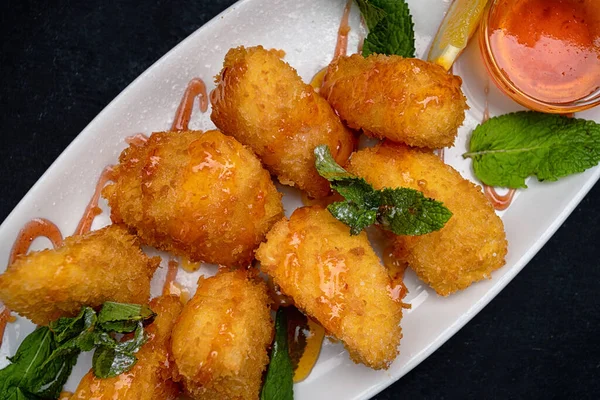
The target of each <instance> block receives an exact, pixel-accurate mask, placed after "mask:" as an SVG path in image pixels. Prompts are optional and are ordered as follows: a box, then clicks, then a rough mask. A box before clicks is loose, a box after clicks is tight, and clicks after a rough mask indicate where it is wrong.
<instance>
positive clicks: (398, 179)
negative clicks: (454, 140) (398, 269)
mask: <svg viewBox="0 0 600 400" xmlns="http://www.w3.org/2000/svg"><path fill="white" fill-rule="evenodd" d="M347 168H348V171H350V172H352V173H354V174H356V175H358V176H361V177H363V178H365V179H366V180H367V182H369V183H370V184H372V185H373V186H374V187H375V188H376V189H382V188H384V187H389V188H394V187H409V188H412V189H416V190H420V191H422V192H423V194H425V196H427V197H431V198H434V199H436V200H439V201H441V202H443V203H444V206H446V207H447V208H448V209H449V210H450V211H452V213H453V215H452V217H451V218H450V220H449V221H448V222H447V223H446V225H445V226H444V227H443V228H442V229H440V230H439V231H436V232H432V233H429V234H427V235H422V236H395V235H394V238H393V240H394V255H395V256H396V257H397V258H398V259H399V260H400V261H403V262H406V263H408V265H409V266H410V267H411V268H412V269H413V270H414V271H415V272H416V274H417V275H418V276H419V278H421V279H422V280H423V281H425V282H426V283H428V284H429V285H430V286H431V287H432V288H433V289H434V290H435V291H436V292H437V293H438V294H440V295H442V296H447V295H449V294H451V293H453V292H456V291H457V290H461V289H464V288H466V287H467V286H469V285H470V284H471V283H473V282H476V281H479V280H482V279H484V278H490V277H491V273H492V271H494V270H496V269H498V268H500V267H502V266H503V265H504V263H505V261H504V257H505V256H506V252H507V242H506V234H505V233H504V225H503V224H502V220H501V219H500V218H499V217H498V216H497V215H496V213H495V211H494V208H493V207H492V205H491V204H490V202H489V201H488V199H487V198H486V197H485V196H484V194H483V193H482V192H481V188H480V187H479V186H477V185H475V184H474V183H472V182H470V181H468V180H466V179H464V178H463V177H462V176H460V174H459V173H458V172H457V171H456V170H455V169H453V168H452V167H450V166H449V165H446V164H444V163H443V162H442V161H441V160H440V159H439V158H438V157H437V156H435V155H434V154H432V153H427V152H424V151H420V150H417V149H410V148H408V147H406V146H403V145H396V144H392V143H388V142H386V143H384V144H383V145H380V146H378V147H376V148H374V149H365V150H361V151H359V152H356V153H354V154H353V155H352V158H351V159H350V163H349V165H348V166H347Z"/></svg>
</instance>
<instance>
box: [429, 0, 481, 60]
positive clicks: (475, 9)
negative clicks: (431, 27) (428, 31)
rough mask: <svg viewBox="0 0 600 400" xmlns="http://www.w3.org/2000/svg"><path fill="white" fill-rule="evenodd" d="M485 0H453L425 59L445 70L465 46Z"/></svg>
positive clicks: (473, 30) (474, 27)
mask: <svg viewBox="0 0 600 400" xmlns="http://www.w3.org/2000/svg"><path fill="white" fill-rule="evenodd" d="M486 3H487V0H454V1H453V2H452V4H451V5H450V8H449V9H448V12H447V13H446V16H445V17H444V19H443V20H442V23H441V24H440V27H439V29H438V31H437V34H436V35H435V39H434V40H433V44H432V45H431V49H430V50H429V55H428V56H427V60H428V61H431V62H433V63H436V64H438V65H441V66H442V67H443V68H444V69H445V70H446V71H448V70H449V69H450V67H451V66H452V64H453V63H454V61H455V60H456V58H457V57H458V56H459V55H460V53H461V52H462V51H463V50H464V48H465V47H467V43H468V42H469V38H470V37H471V36H472V35H473V32H475V29H476V28H477V25H478V24H479V20H481V16H482V15H483V10H484V8H485V5H486Z"/></svg>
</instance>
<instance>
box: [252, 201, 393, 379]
mask: <svg viewBox="0 0 600 400" xmlns="http://www.w3.org/2000/svg"><path fill="white" fill-rule="evenodd" d="M256 258H257V259H258V260H259V261H260V262H261V270H262V271H263V272H265V273H267V274H269V275H270V276H271V277H272V278H273V280H274V282H275V283H276V284H277V285H279V287H280V289H281V291H282V292H283V293H284V294H286V295H288V296H290V297H292V299H293V300H294V303H295V304H296V306H297V307H298V308H300V309H301V310H303V311H304V312H305V313H306V314H307V315H308V316H310V317H312V318H314V319H316V320H317V321H318V322H319V323H320V324H321V325H322V326H323V328H325V330H326V331H327V332H329V333H330V334H331V335H333V336H335V337H336V338H338V339H339V340H341V341H342V342H344V345H345V346H346V348H347V349H348V352H349V353H350V357H351V358H352V360H354V361H355V362H360V363H363V364H365V365H368V366H369V367H371V368H375V369H381V368H386V369H387V368H388V367H389V366H390V364H391V363H392V361H393V360H394V359H395V358H396V355H397V354H398V345H399V344H400V338H401V337H402V333H401V329H400V325H399V324H400V319H401V318H402V305H401V300H402V299H393V298H392V296H391V282H390V277H389V276H388V273H387V270H386V269H385V268H384V267H383V265H381V261H380V260H379V258H378V257H377V255H376V254H375V252H374V251H373V249H372V248H371V245H370V244H369V241H368V239H367V234H366V233H365V232H362V233H361V234H360V235H357V236H350V228H349V227H348V226H346V225H344V224H343V223H342V222H340V221H338V220H337V219H335V218H334V217H333V216H332V215H331V214H330V213H329V211H327V210H326V209H324V208H321V207H320V206H313V207H303V208H299V209H297V210H296V211H294V213H293V214H292V216H291V218H290V220H289V221H287V220H285V219H283V220H281V221H279V222H278V223H277V224H275V226H274V227H273V229H272V230H271V231H270V232H269V233H268V234H267V242H265V243H262V244H261V245H260V247H259V249H258V251H257V252H256Z"/></svg>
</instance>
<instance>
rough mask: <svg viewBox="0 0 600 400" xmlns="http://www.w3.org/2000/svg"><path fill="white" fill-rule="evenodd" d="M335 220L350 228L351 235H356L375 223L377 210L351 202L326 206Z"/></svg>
mask: <svg viewBox="0 0 600 400" xmlns="http://www.w3.org/2000/svg"><path fill="white" fill-rule="evenodd" d="M327 210H329V212H330V213H331V215H333V216H334V217H335V218H336V219H338V220H340V221H342V222H343V223H345V224H346V225H348V226H349V227H350V234H351V235H358V234H359V233H361V232H362V230H363V229H365V228H366V227H368V226H370V225H373V224H374V223H375V222H376V221H377V209H375V210H373V209H366V208H363V207H360V206H358V205H356V204H355V203H351V202H343V201H340V202H337V203H332V204H330V205H329V206H327Z"/></svg>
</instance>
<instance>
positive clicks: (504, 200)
mask: <svg viewBox="0 0 600 400" xmlns="http://www.w3.org/2000/svg"><path fill="white" fill-rule="evenodd" d="M516 191H517V189H509V190H508V192H507V193H506V194H505V195H499V194H498V193H497V192H496V189H495V188H493V187H491V186H488V185H483V193H485V196H486V197H487V198H488V199H489V200H490V202H491V203H492V206H493V207H494V208H495V209H496V210H498V211H502V210H506V209H507V208H508V206H510V203H511V202H512V199H513V197H514V195H515V192H516Z"/></svg>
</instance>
